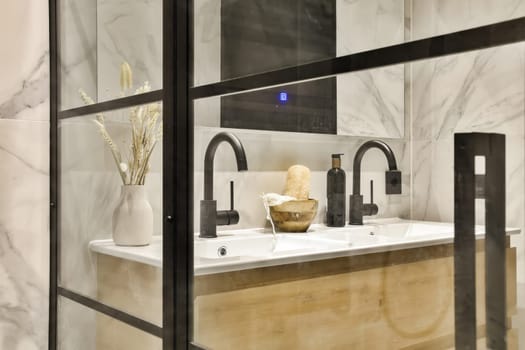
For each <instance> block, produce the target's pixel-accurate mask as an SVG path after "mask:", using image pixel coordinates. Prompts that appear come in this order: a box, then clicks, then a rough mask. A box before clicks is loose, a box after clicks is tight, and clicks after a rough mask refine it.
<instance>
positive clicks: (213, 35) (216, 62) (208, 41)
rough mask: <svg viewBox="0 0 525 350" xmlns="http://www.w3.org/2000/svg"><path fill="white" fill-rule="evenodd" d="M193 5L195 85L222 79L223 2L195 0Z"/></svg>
mask: <svg viewBox="0 0 525 350" xmlns="http://www.w3.org/2000/svg"><path fill="white" fill-rule="evenodd" d="M193 6H194V65H195V71H194V85H195V86H198V85H204V84H209V83H214V82H217V81H220V80H221V3H220V1H216V0H195V1H194V5H193ZM218 110H219V111H220V107H218Z"/></svg>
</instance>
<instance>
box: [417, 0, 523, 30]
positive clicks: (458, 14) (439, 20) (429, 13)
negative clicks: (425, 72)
mask: <svg viewBox="0 0 525 350" xmlns="http://www.w3.org/2000/svg"><path fill="white" fill-rule="evenodd" d="M523 15H525V1H523V0H412V16H411V17H412V37H413V39H421V38H424V37H429V36H434V35H440V34H445V33H451V32H456V31H459V30H463V29H468V28H473V27H478V26H482V25H487V24H492V23H496V22H501V21H506V20H510V19H513V18H518V17H521V16H523Z"/></svg>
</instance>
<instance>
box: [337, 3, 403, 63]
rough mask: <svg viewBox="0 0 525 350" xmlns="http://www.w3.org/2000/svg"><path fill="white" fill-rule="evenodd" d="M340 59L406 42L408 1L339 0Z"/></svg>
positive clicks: (338, 41) (338, 32)
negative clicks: (405, 9)
mask: <svg viewBox="0 0 525 350" xmlns="http://www.w3.org/2000/svg"><path fill="white" fill-rule="evenodd" d="M336 6H337V56H343V55H348V54H351V53H356V52H359V51H365V50H371V49H375V48H378V47H383V46H389V45H394V44H399V43H402V42H403V41H404V39H405V14H404V0H337V2H336Z"/></svg>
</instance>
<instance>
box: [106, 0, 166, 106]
mask: <svg viewBox="0 0 525 350" xmlns="http://www.w3.org/2000/svg"><path fill="white" fill-rule="evenodd" d="M97 6H98V7H97V34H98V37H97V52H98V54H97V55H98V62H97V65H98V74H97V77H98V97H99V101H102V100H108V99H114V98H116V97H120V79H119V76H120V65H121V63H122V62H123V61H127V62H128V63H129V64H130V66H131V68H132V70H133V80H134V88H137V87H139V86H140V85H142V84H143V83H144V82H145V81H148V82H149V83H150V85H151V86H152V88H153V89H154V90H155V89H161V88H162V1H161V0H137V1H127V0H116V1H115V0H97Z"/></svg>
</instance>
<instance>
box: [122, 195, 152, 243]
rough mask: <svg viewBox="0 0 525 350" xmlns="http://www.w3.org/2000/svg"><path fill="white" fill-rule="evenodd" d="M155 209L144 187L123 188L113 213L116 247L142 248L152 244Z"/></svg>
mask: <svg viewBox="0 0 525 350" xmlns="http://www.w3.org/2000/svg"><path fill="white" fill-rule="evenodd" d="M152 236H153V208H152V207H151V205H150V204H149V201H148V198H147V196H146V189H145V188H144V186H142V185H124V186H122V189H121V193H120V199H119V202H118V204H117V207H116V208H115V211H114V212H113V241H114V242H115V244H116V245H123V246H141V245H148V244H150V243H151V238H152Z"/></svg>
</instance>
